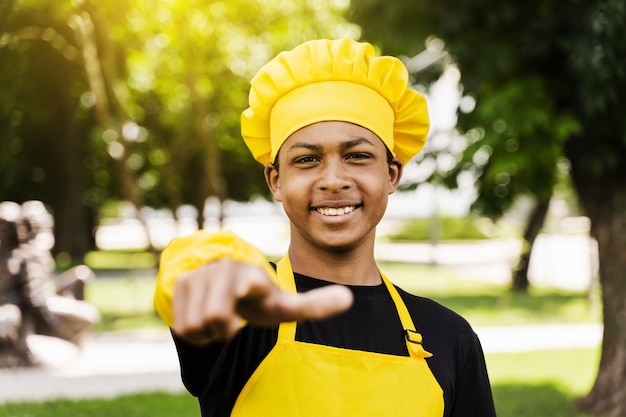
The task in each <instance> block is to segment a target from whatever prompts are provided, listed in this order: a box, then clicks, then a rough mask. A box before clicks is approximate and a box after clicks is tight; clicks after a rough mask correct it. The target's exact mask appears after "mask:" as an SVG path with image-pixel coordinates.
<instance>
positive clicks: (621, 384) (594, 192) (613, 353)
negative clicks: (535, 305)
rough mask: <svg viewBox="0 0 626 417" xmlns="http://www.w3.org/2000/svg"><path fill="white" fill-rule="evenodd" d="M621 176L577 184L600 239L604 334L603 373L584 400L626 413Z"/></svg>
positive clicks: (596, 409) (625, 232) (593, 408)
mask: <svg viewBox="0 0 626 417" xmlns="http://www.w3.org/2000/svg"><path fill="white" fill-rule="evenodd" d="M620 181H623V179H622V178H618V176H612V178H610V179H605V181H597V182H596V181H594V184H589V183H587V184H583V186H580V184H577V188H578V189H579V190H581V191H579V194H580V197H581V201H582V203H583V205H584V207H585V209H586V211H587V214H588V215H589V217H590V218H591V235H592V236H593V237H594V238H595V239H596V240H597V242H598V255H599V261H600V264H599V272H600V274H599V275H600V284H601V286H602V301H603V315H604V336H603V337H604V339H603V342H602V352H601V358H600V365H599V369H598V375H597V377H596V381H595V383H594V385H593V388H592V389H591V391H590V392H589V393H588V394H587V395H586V396H585V397H584V398H583V399H581V401H580V402H579V406H580V408H581V409H582V410H583V411H585V412H589V413H593V414H597V415H609V416H626V187H624V185H623V184H621V183H620Z"/></svg>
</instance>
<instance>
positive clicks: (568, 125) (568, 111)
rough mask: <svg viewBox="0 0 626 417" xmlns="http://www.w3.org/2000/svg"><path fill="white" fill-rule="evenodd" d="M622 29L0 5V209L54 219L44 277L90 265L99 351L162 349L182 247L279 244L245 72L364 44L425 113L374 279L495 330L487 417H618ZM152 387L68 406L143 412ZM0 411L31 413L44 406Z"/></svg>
mask: <svg viewBox="0 0 626 417" xmlns="http://www.w3.org/2000/svg"><path fill="white" fill-rule="evenodd" d="M624 22H626V1H625V0H597V1H593V2H580V1H577V2H568V3H563V2H558V1H556V0H535V1H531V2H516V1H514V0H504V1H498V2H494V1H490V0H476V1H472V2H459V1H456V2H455V1H450V0H439V1H436V2H435V1H430V0H416V1H412V2H402V1H388V0H353V1H350V0H307V1H295V0H230V1H228V2H226V1H211V0H123V1H117V2H107V1H95V0H57V1H54V2H50V1H45V0H1V1H0V201H8V202H15V203H18V204H22V203H23V202H25V201H32V200H36V201H41V202H42V203H43V204H44V205H45V207H46V209H47V211H48V212H49V213H50V214H51V216H52V218H53V226H52V227H50V229H49V230H48V236H47V239H46V242H48V248H49V250H50V253H51V255H52V256H53V258H54V262H55V268H54V272H53V273H54V274H55V275H60V274H62V273H63V272H64V271H67V270H69V269H71V268H74V267H76V266H77V265H86V266H88V267H89V268H90V269H91V270H92V271H94V273H95V279H94V280H92V281H90V282H89V283H88V284H87V288H86V292H85V298H86V300H87V301H88V302H90V303H92V304H93V305H95V306H96V307H97V308H98V310H99V312H100V315H101V319H100V322H99V323H98V324H97V325H96V327H95V328H94V330H93V331H94V332H95V336H98V335H102V334H112V333H115V334H120V332H126V333H125V334H127V333H128V332H131V333H133V334H136V332H138V331H140V330H145V329H147V328H150V329H158V331H159V332H160V333H159V334H162V333H163V332H166V330H167V329H164V328H163V327H162V325H160V324H159V322H158V320H157V319H156V317H155V316H154V312H153V310H152V304H151V295H152V285H153V284H154V276H155V274H156V268H157V266H158V256H159V253H160V251H161V250H162V249H163V248H164V247H165V246H166V245H167V243H168V242H169V240H170V239H171V238H172V237H175V236H180V235H184V234H188V233H191V232H193V231H195V230H198V229H200V228H205V229H219V228H229V229H232V230H234V231H236V232H237V233H239V234H240V235H242V236H243V237H244V238H246V239H248V240H250V241H251V242H252V243H255V244H257V245H258V246H259V247H260V248H261V249H262V250H264V251H265V253H266V254H267V255H268V256H270V257H278V256H280V255H281V254H282V253H284V251H285V250H286V244H287V243H286V242H287V239H288V224H287V222H286V219H285V216H284V213H283V212H282V208H281V207H280V205H277V204H276V203H274V202H272V201H271V199H270V196H269V193H268V191H267V189H266V186H265V182H264V179H263V175H262V169H263V168H262V167H261V166H260V165H259V164H258V163H257V162H256V161H254V160H253V159H252V157H251V155H250V154H249V152H248V150H247V148H245V145H244V143H243V141H242V140H241V138H240V133H239V117H240V114H241V111H242V110H243V109H244V108H245V107H247V92H248V87H249V79H250V78H251V77H252V76H253V75H254V73H255V72H256V71H257V70H258V69H259V68H260V66H261V65H263V64H264V63H265V62H266V61H268V60H269V59H270V58H272V57H273V56H274V55H275V54H276V53H278V52H279V51H281V50H285V49H291V48H292V47H294V46H296V45H297V44H299V43H301V42H303V41H305V40H309V39H314V38H322V37H323V38H338V37H343V36H347V37H351V38H354V39H359V40H364V41H368V42H370V43H372V44H373V45H374V46H375V47H376V48H377V49H378V50H379V51H380V52H381V53H383V54H390V55H395V56H398V57H400V58H401V59H402V60H403V61H404V62H405V64H406V66H407V68H408V69H409V71H410V74H411V80H410V82H411V84H412V87H413V88H415V89H417V90H419V91H421V92H422V93H424V94H425V95H426V97H427V99H428V101H429V104H430V112H431V118H432V128H431V132H430V136H429V140H428V143H427V146H426V147H425V149H424V150H423V151H422V152H421V153H420V154H419V155H418V156H417V157H415V158H414V160H412V161H411V162H410V163H409V165H408V166H407V167H406V168H405V176H404V179H403V183H402V186H401V190H400V191H399V192H397V193H396V194H394V195H393V196H392V198H391V201H390V205H389V208H388V210H387V214H386V217H385V219H384V220H383V223H382V224H381V226H380V228H379V233H378V239H379V247H378V249H377V250H378V252H377V256H378V257H379V259H380V260H381V262H382V263H384V264H385V265H386V267H387V268H389V272H388V274H387V275H390V276H397V277H398V278H397V281H398V282H399V283H400V284H401V285H402V286H404V287H407V289H409V290H411V291H412V292H415V293H419V294H424V295H427V296H432V297H433V298H435V299H437V300H438V301H440V302H442V303H444V304H446V305H448V306H450V307H452V308H454V309H456V310H457V311H459V312H461V313H462V314H463V315H464V316H466V317H467V318H468V320H469V321H470V323H472V325H473V326H475V327H476V328H477V332H478V333H479V336H481V338H482V335H484V339H483V340H484V344H485V348H486V353H487V359H488V365H489V367H490V373H491V374H492V379H493V382H494V393H495V397H496V406H497V408H498V411H499V415H501V416H524V415H528V416H530V415H532V416H539V415H551V416H584V415H616V416H617V415H619V416H623V415H626V388H624V387H626V361H625V360H624V357H626V303H625V302H624V300H626V255H625V254H626V117H624V116H623V109H624V108H626V61H624V58H623V57H624V56H626V24H625V23H624ZM0 244H1V243H0ZM392 271H393V272H392ZM556 325H558V326H560V327H558V326H557V327H558V328H559V329H561V328H563V327H567V326H570V327H567V328H568V329H570V333H563V334H561V333H559V331H560V330H559V331H557V330H556V329H557V327H549V326H556ZM565 325H567V326H565ZM576 325H577V326H579V327H571V326H576ZM532 326H534V327H532ZM546 326H548V327H546ZM531 328H532V329H534V331H536V332H539V333H524V331H529V329H531ZM516 329H518V330H519V331H517V330H516ZM546 329H548V331H546ZM481 331H482V333H481ZM586 332H588V333H586ZM516 334H518V335H528V337H521V336H520V338H521V339H524V338H526V339H528V338H530V339H537V340H540V339H541V340H543V344H541V343H539V344H538V346H534V347H528V348H527V349H515V346H518V344H519V343H522V342H519V341H518V339H516V338H515V335H516ZM572 334H573V335H574V336H573V337H571V338H570V337H569V336H568V335H572ZM550 339H553V340H558V339H562V340H571V343H569V344H567V345H566V346H555V345H550V343H548V344H546V343H545V342H546V340H550ZM159 340H160V339H159ZM502 340H508V341H509V342H510V343H509V345H515V346H513V347H511V346H509V348H506V349H505V348H504V347H501V346H500V344H499V343H500V342H499V341H502ZM581 340H583V341H584V342H581ZM522 344H523V343H522ZM498 346H500V347H498ZM86 347H88V346H86ZM492 347H493V350H490V349H491V348H492ZM112 349H113V347H112ZM503 350H504V351H503ZM522 350H523V352H522ZM168 352H169V351H168ZM168 354H169V355H171V354H172V352H169V353H168ZM172 358H173V359H174V360H175V356H172ZM118 359H119V357H118ZM154 360H155V361H157V362H158V359H154ZM174 365H175V364H174ZM8 372H14V371H12V370H11V371H10V370H0V376H1V375H2V373H4V374H5V375H9V373H8ZM39 376H40V377H41V378H43V377H44V376H41V375H39ZM11 377H15V375H14V374H11ZM172 378H174V379H175V378H177V376H176V375H174V376H173V377H172ZM0 380H1V379H0ZM134 391H142V389H141V386H139V385H138V387H137V389H135V390H134ZM144 391H149V390H148V389H145V390H144ZM68 395H69V394H68ZM141 395H144V394H138V395H137V396H135V397H129V398H130V399H128V398H127V397H120V399H118V400H117V402H116V400H115V399H107V400H106V401H103V402H102V403H98V406H97V407H95V406H94V405H93V404H91V403H89V402H88V401H87V402H86V403H85V402H81V401H78V400H77V401H76V402H74V403H72V404H73V406H74V407H95V408H97V409H99V410H107V407H111V406H112V405H111V404H115V405H113V406H114V407H129V408H128V409H129V410H137V409H139V410H144V409H142V408H141V407H146V403H151V402H153V401H152V399H153V398H152V397H150V398H152V399H151V400H150V401H145V398H144V397H142V396H141ZM146 395H147V394H146ZM169 395H171V398H172V401H173V405H172V407H174V408H173V409H172V410H174V411H172V410H170V409H168V408H167V407H166V406H162V405H161V406H155V407H154V408H155V409H147V410H145V411H140V412H139V414H137V415H152V416H154V415H160V414H158V412H160V411H157V410H156V409H160V410H170V411H168V413H169V414H164V415H172V414H175V415H196V414H197V412H196V411H195V409H194V408H193V407H194V405H193V401H192V402H191V403H190V402H189V400H188V398H187V397H186V396H185V395H184V394H182V395H180V396H179V394H177V393H174V394H164V395H163V396H156V397H157V398H160V397H166V398H169V397H168V396H169ZM16 396H17V397H19V395H17V394H16ZM60 396H64V394H60ZM115 398H118V397H115ZM4 400H5V401H6V404H0V411H2V409H3V407H7V408H6V412H7V413H12V414H6V413H0V414H3V415H5V414H6V415H26V414H20V413H26V411H24V410H32V409H30V408H28V407H34V408H37V407H38V406H37V405H36V404H37V403H39V402H40V401H44V400H49V399H48V398H42V399H39V400H37V399H35V400H33V401H35V402H34V403H32V404H31V403H28V402H27V403H22V402H19V401H18V400H19V398H16V399H15V401H11V397H10V396H8V397H7V398H5V399H4ZM125 401H128V402H129V403H128V404H127V403H126V402H125ZM156 401H157V400H154V403H155V404H156ZM51 404H52V405H51ZM51 404H48V408H49V409H55V408H54V407H55V406H54V404H57V403H54V402H53V403H51ZM85 404H87V405H85ZM190 404H191V405H190ZM65 406H67V404H66V405H65ZM10 407H13V408H10ZM176 407H183V408H180V409H178V408H176ZM184 407H191V408H184ZM122 409H124V408H122ZM190 409H191V411H188V410H190ZM55 410H56V411H55V412H56V414H54V415H57V416H58V415H62V414H59V411H58V409H55ZM183 410H185V411H183ZM28 412H33V413H35V412H34V411H28ZM37 413H39V414H32V415H48V414H42V413H44V411H42V410H39V411H37ZM186 413H189V414H186ZM50 415H53V414H50ZM67 415H70V414H67ZM72 415H78V414H77V412H73V414H72ZM90 415H96V414H90ZM102 415H105V412H104V411H103V414H102ZM127 415H131V413H130V412H128V413H127Z"/></svg>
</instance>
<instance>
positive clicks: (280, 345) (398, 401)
mask: <svg viewBox="0 0 626 417" xmlns="http://www.w3.org/2000/svg"><path fill="white" fill-rule="evenodd" d="M277 272H278V281H279V285H280V286H281V288H283V289H284V290H286V291H292V292H295V291H296V288H295V281H294V277H293V271H292V268H291V263H290V261H289V257H288V256H287V255H286V256H285V257H284V258H283V259H282V260H281V261H280V262H279V263H278V265H277ZM383 281H384V283H385V285H386V286H387V289H388V291H389V293H390V294H391V297H392V299H393V301H394V303H395V305H396V309H397V310H398V314H399V316H400V320H401V322H402V325H403V327H404V329H405V335H406V344H407V348H408V351H409V353H410V356H395V355H388V354H381V353H373V352H365V351H359V350H350V349H342V348H336V347H331V346H323V345H317V344H312V343H305V342H299V341H296V340H295V334H296V323H295V322H291V323H282V324H281V325H280V327H279V330H278V340H277V342H276V345H275V346H274V348H273V349H272V350H271V351H270V353H269V354H268V355H267V357H266V358H265V359H264V360H263V361H262V362H261V364H260V365H259V367H258V368H257V369H256V371H255V372H254V373H253V374H252V376H251V377H250V379H249V380H248V382H247V383H246V385H245V386H244V388H243V390H242V391H241V393H240V394H239V397H238V398H237V401H236V403H235V406H234V408H233V412H232V414H231V415H232V416H234V417H252V416H254V417H264V416H287V417H296V416H323V417H327V416H328V417H351V416H359V417H362V416H375V417H379V416H390V417H391V416H393V417H402V416H417V417H441V416H443V409H444V401H443V391H442V389H441V387H440V386H439V384H438V383H437V381H436V380H435V377H434V376H433V374H432V372H431V371H430V369H429V368H428V365H427V364H426V360H425V358H427V357H430V356H432V355H431V354H430V353H428V352H426V351H425V350H424V349H423V347H422V344H421V335H420V334H419V333H417V332H416V331H415V327H414V326H413V321H412V320H411V317H410V316H409V312H408V310H407V308H406V306H405V305H404V302H403V301H402V299H401V298H400V295H399V294H398V292H397V290H396V288H395V287H394V286H393V284H391V283H390V282H389V280H388V279H387V278H386V277H384V276H383Z"/></svg>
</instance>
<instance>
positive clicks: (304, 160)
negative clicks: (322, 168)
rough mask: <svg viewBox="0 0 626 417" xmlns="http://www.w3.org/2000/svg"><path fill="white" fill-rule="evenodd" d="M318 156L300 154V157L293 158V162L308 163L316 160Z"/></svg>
mask: <svg viewBox="0 0 626 417" xmlns="http://www.w3.org/2000/svg"><path fill="white" fill-rule="evenodd" d="M317 161H318V158H316V157H314V156H302V157H300V158H296V159H295V160H294V163H295V164H310V163H313V162H317Z"/></svg>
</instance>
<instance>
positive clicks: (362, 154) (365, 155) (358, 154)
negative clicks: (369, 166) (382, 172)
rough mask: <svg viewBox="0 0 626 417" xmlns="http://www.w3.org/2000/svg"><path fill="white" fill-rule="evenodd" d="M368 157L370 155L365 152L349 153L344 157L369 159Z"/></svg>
mask: <svg viewBox="0 0 626 417" xmlns="http://www.w3.org/2000/svg"><path fill="white" fill-rule="evenodd" d="M369 157H370V156H369V155H368V154H366V153H351V154H350V155H348V156H347V157H346V159H354V160H361V159H369Z"/></svg>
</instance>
